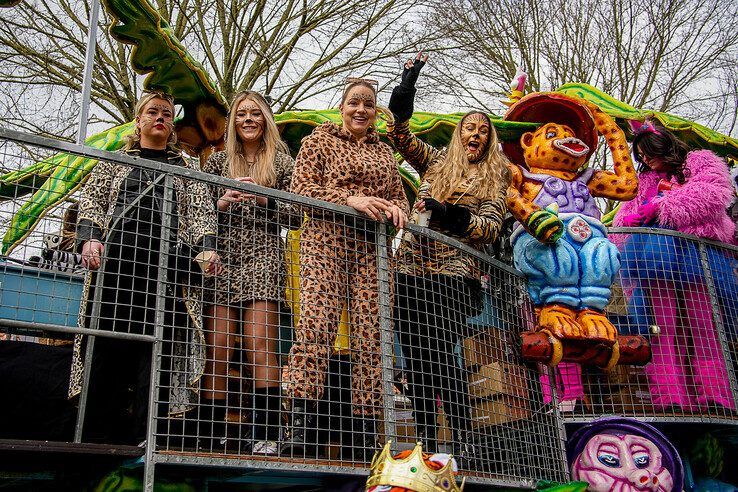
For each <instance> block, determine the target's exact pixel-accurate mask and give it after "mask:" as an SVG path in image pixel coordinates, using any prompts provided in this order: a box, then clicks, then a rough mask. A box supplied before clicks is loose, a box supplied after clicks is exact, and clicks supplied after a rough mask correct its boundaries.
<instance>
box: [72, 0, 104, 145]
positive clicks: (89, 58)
mask: <svg viewBox="0 0 738 492" xmlns="http://www.w3.org/2000/svg"><path fill="white" fill-rule="evenodd" d="M99 13H100V0H92V3H91V5H90V22H89V25H88V26H87V51H86V52H85V68H84V72H83V74H82V99H81V101H80V111H79V126H78V127H77V143H78V144H80V145H83V144H84V143H85V140H86V139H87V116H88V113H89V110H90V91H91V89H92V68H93V67H94V65H95V47H96V44H97V18H98V15H99Z"/></svg>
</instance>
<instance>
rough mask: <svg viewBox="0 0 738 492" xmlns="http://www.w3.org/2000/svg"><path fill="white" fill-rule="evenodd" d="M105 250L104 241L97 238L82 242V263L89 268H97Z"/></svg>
mask: <svg viewBox="0 0 738 492" xmlns="http://www.w3.org/2000/svg"><path fill="white" fill-rule="evenodd" d="M104 251H105V246H103V243H101V242H100V241H98V240H97V239H90V240H89V241H85V242H84V243H83V244H82V265H83V266H84V267H85V268H87V269H89V270H97V269H98V268H100V264H101V262H102V255H103V252H104Z"/></svg>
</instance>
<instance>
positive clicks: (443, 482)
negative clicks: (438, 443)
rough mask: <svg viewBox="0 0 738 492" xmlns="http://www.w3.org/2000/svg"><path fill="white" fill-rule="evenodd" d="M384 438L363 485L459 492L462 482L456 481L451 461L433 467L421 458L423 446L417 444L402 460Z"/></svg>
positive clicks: (434, 491)
mask: <svg viewBox="0 0 738 492" xmlns="http://www.w3.org/2000/svg"><path fill="white" fill-rule="evenodd" d="M391 443H392V441H387V444H385V446H384V449H382V451H381V452H380V453H377V454H375V455H374V459H372V464H371V468H370V474H369V479H368V480H367V481H366V488H367V489H369V488H370V487H375V486H378V485H391V486H393V487H403V488H406V489H409V490H414V491H416V492H461V491H462V490H464V481H462V482H461V486H459V485H457V484H456V477H455V476H454V461H453V459H449V461H448V463H446V464H445V465H444V466H443V468H441V469H440V470H434V469H432V468H430V467H428V465H426V463H425V460H423V448H422V445H421V443H417V444H416V445H415V448H414V449H413V451H412V452H411V453H410V454H409V455H408V456H406V457H405V458H402V459H395V458H393V457H392V452H391V451H390V444H391Z"/></svg>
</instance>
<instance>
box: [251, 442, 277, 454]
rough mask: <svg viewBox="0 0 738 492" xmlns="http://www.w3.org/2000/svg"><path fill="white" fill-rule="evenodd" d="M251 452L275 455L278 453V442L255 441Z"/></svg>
mask: <svg viewBox="0 0 738 492" xmlns="http://www.w3.org/2000/svg"><path fill="white" fill-rule="evenodd" d="M251 452H252V453H253V454H264V455H269V456H275V455H277V454H279V444H277V441H256V442H255V443H254V447H253V448H252V449H251Z"/></svg>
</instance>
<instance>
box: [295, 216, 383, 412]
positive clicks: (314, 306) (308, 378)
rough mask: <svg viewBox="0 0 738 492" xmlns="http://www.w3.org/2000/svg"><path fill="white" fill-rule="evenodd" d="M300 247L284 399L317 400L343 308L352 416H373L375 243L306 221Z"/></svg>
mask: <svg viewBox="0 0 738 492" xmlns="http://www.w3.org/2000/svg"><path fill="white" fill-rule="evenodd" d="M300 243H301V244H300V319H299V321H298V324H297V327H296V328H295V341H294V344H293V345H292V349H291V350H290V355H289V365H288V369H287V372H286V379H287V381H286V382H287V394H288V396H290V397H291V398H304V399H309V400H318V399H320V398H321V397H322V395H323V389H324V384H325V380H326V368H327V367H328V361H329V359H330V357H331V351H332V350H333V346H334V343H335V340H336V334H337V332H338V323H339V320H340V318H341V310H342V308H343V306H345V305H346V304H347V305H348V313H349V320H350V326H351V328H350V348H351V360H352V377H351V387H352V398H351V400H352V405H353V413H354V415H365V416H372V415H377V414H379V413H380V409H381V396H382V364H381V363H382V360H381V355H382V354H381V345H380V340H381V338H380V319H379V287H378V283H377V256H376V245H375V242H374V241H373V240H371V239H365V237H364V235H363V234H362V233H359V232H355V231H348V230H346V228H344V227H341V226H337V225H334V224H329V223H325V222H321V221H313V220H311V221H309V222H308V223H306V224H305V226H304V228H303V231H302V235H301V240H300ZM390 290H391V287H390ZM391 295H392V294H391V292H390V296H391Z"/></svg>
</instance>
